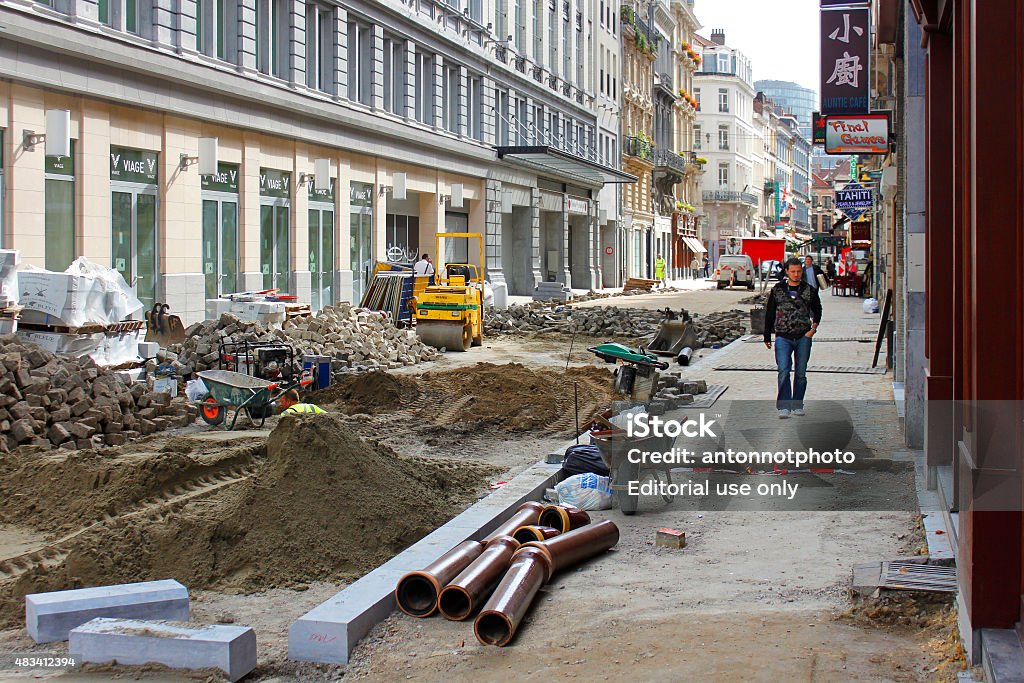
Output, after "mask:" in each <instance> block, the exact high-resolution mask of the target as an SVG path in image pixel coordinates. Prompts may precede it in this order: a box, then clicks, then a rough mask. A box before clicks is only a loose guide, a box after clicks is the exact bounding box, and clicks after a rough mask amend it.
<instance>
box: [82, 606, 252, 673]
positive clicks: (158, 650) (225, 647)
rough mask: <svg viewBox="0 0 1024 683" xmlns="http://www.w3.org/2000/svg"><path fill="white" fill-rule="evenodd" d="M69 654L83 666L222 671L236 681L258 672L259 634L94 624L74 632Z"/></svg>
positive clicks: (133, 622)
mask: <svg viewBox="0 0 1024 683" xmlns="http://www.w3.org/2000/svg"><path fill="white" fill-rule="evenodd" d="M68 652H69V653H70V654H72V655H73V656H76V657H78V658H79V659H80V661H82V662H91V663H100V664H101V663H105V662H114V663H116V664H149V663H157V664H163V665H164V666H167V667H170V668H172V669H220V670H221V671H223V672H224V673H225V674H226V675H227V677H228V678H229V679H230V680H232V681H237V680H238V679H240V678H242V676H245V675H246V674H247V673H249V672H250V671H252V670H253V669H255V668H256V633H255V632H254V631H253V630H252V629H251V628H250V627H248V626H228V625H223V624H210V625H206V626H190V625H189V624H185V623H181V622H172V621H145V620H141V619H93V620H92V621H90V622H89V623H87V624H83V625H81V626H79V627H78V628H76V629H73V630H72V631H71V642H70V643H69V644H68Z"/></svg>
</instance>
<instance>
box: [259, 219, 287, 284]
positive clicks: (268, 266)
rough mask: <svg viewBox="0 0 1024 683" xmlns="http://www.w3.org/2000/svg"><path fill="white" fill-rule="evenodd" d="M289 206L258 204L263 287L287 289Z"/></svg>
mask: <svg viewBox="0 0 1024 683" xmlns="http://www.w3.org/2000/svg"><path fill="white" fill-rule="evenodd" d="M288 212H289V208H288V207H287V206H284V205H281V204H276V203H275V204H263V205H262V206H260V269H261V270H262V272H263V287H264V288H265V289H279V290H281V291H288V276H289V273H290V258H291V245H290V244H289V240H288V236H289V232H290V231H289V228H290V225H289V222H290V221H289V219H288Z"/></svg>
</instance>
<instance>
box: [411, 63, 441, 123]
mask: <svg viewBox="0 0 1024 683" xmlns="http://www.w3.org/2000/svg"><path fill="white" fill-rule="evenodd" d="M435 65H436V61H435V57H434V55H432V54H431V53H429V52H422V51H420V50H418V49H417V51H416V93H415V94H416V102H415V105H416V107H415V109H416V120H417V121H419V122H420V123H425V124H427V125H433V123H434V70H435Z"/></svg>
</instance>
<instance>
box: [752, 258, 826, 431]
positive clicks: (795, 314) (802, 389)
mask: <svg viewBox="0 0 1024 683" xmlns="http://www.w3.org/2000/svg"><path fill="white" fill-rule="evenodd" d="M819 323H821V298H820V297H819V296H818V289H817V288H816V287H812V286H811V285H810V284H809V283H808V281H807V279H806V275H805V271H804V265H803V264H801V263H800V259H797V258H791V259H789V260H788V261H786V279H785V280H783V281H782V282H780V283H779V284H777V285H775V286H774V287H772V289H771V292H769V294H768V302H767V305H766V306H765V312H764V345H765V346H766V347H767V348H769V349H770V348H772V334H774V335H775V364H776V365H777V366H778V370H779V391H778V394H776V397H775V408H776V409H777V410H778V411H779V417H780V418H787V417H789V416H790V415H797V416H800V415H803V414H804V395H805V394H806V393H807V362H808V361H809V360H810V358H811V339H812V338H813V337H814V335H815V333H816V332H817V331H818V324H819ZM791 373H792V375H793V377H792V378H790V374H791Z"/></svg>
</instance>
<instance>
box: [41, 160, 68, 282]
mask: <svg viewBox="0 0 1024 683" xmlns="http://www.w3.org/2000/svg"><path fill="white" fill-rule="evenodd" d="M44 163H45V168H44V184H45V187H44V193H43V194H44V197H43V231H44V232H43V234H44V237H45V241H46V247H45V254H44V257H45V260H44V266H45V267H46V269H47V270H55V271H58V272H59V271H62V270H64V269H65V268H67V267H68V266H69V265H71V262H72V261H74V260H75V141H74V140H72V141H71V155H70V156H66V157H55V156H48V157H46V159H45V162H44Z"/></svg>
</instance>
